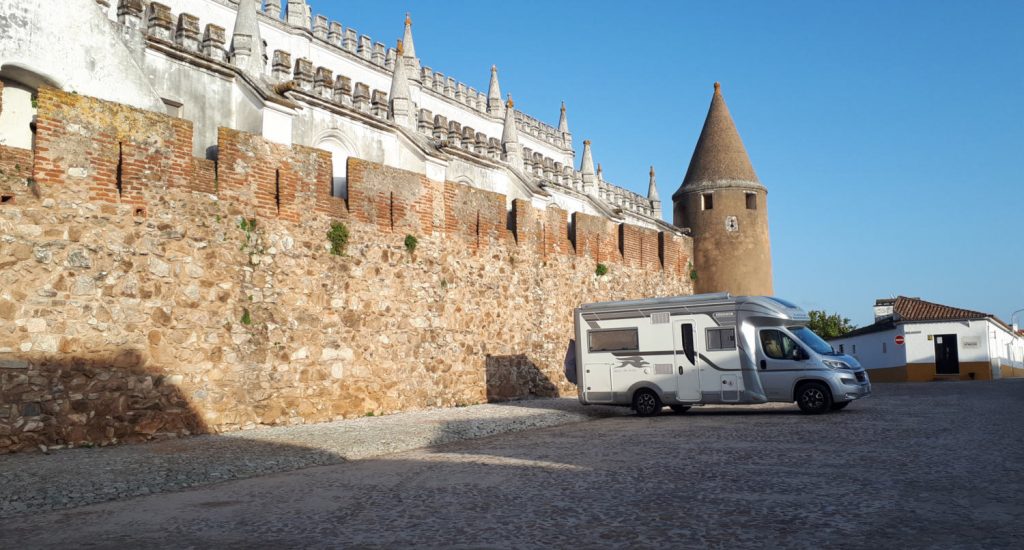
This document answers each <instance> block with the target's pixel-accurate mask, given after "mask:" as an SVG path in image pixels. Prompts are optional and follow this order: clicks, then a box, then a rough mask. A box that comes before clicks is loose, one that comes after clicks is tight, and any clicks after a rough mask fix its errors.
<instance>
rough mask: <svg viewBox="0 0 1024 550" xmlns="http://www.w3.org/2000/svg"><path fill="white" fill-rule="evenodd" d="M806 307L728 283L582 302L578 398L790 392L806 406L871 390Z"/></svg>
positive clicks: (683, 399)
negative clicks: (745, 292)
mask: <svg viewBox="0 0 1024 550" xmlns="http://www.w3.org/2000/svg"><path fill="white" fill-rule="evenodd" d="M808 321H809V317H808V315H807V312H805V311H804V310H802V309H800V308H799V307H797V306H796V305H794V304H792V303H790V302H787V301H785V300H782V299H779V298H775V297H769V296H731V295H729V294H728V293H718V294H701V295H696V296H679V297H671V298H651V299H646V300H633V301H624V302H602V303H596V304H586V305H583V306H581V307H579V308H577V309H576V310H575V328H576V343H575V348H574V350H575V361H569V362H567V368H571V367H572V366H574V367H575V373H567V374H574V375H575V376H570V380H574V381H575V383H576V384H577V387H578V388H579V399H580V402H581V403H583V404H585V405H589V404H604V405H628V406H631V407H632V408H633V409H635V410H636V412H637V414H638V415H640V416H651V415H654V414H657V413H658V412H659V411H661V409H662V407H664V406H665V405H668V406H670V407H671V408H672V409H673V410H674V411H676V412H684V411H686V410H687V409H689V408H690V407H691V406H694V405H704V404H711V403H714V404H751V403H766V402H769V401H775V402H788V403H792V402H794V401H796V402H797V404H798V405H799V406H800V409H801V410H802V411H804V412H806V413H811V414H817V413H823V412H827V411H830V410H839V409H842V408H843V407H845V406H847V405H848V404H849V403H851V402H852V401H854V400H856V399H860V398H862V397H866V396H868V395H870V394H871V383H870V382H869V380H868V376H867V374H866V373H865V371H864V369H863V368H861V366H860V364H859V363H857V361H856V359H854V358H852V357H849V356H846V355H840V354H839V353H837V352H836V351H835V350H834V349H833V348H832V346H830V345H829V344H828V343H826V342H825V341H824V340H822V339H821V338H819V337H818V336H817V335H816V334H814V332H812V331H811V330H810V329H808V328H807V326H806V325H807V322H808Z"/></svg>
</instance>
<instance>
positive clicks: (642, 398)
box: [633, 389, 664, 416]
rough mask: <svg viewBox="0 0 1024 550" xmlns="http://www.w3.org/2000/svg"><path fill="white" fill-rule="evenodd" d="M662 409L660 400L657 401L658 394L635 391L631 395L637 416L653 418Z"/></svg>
mask: <svg viewBox="0 0 1024 550" xmlns="http://www.w3.org/2000/svg"><path fill="white" fill-rule="evenodd" d="M662 407H664V405H662V404H661V399H658V394H656V393H654V392H653V391H651V390H646V389H645V390H637V392H636V393H634V394H633V409H634V410H636V414H637V416H654V415H656V414H658V413H659V412H660V411H661V408H662Z"/></svg>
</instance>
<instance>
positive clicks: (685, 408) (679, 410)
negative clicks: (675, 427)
mask: <svg viewBox="0 0 1024 550" xmlns="http://www.w3.org/2000/svg"><path fill="white" fill-rule="evenodd" d="M668 408H670V409H672V411H673V412H677V413H684V412H686V411H688V410H690V406H689V405H669V406H668Z"/></svg>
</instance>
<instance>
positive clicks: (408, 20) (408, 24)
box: [402, 12, 416, 58]
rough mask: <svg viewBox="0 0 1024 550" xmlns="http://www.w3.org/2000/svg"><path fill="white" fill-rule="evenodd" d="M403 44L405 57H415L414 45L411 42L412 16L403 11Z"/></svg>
mask: <svg viewBox="0 0 1024 550" xmlns="http://www.w3.org/2000/svg"><path fill="white" fill-rule="evenodd" d="M402 43H403V44H405V57H413V58H415V57H416V45H415V44H413V42H412V17H411V16H410V15H409V12H405V36H404V37H403V38H402Z"/></svg>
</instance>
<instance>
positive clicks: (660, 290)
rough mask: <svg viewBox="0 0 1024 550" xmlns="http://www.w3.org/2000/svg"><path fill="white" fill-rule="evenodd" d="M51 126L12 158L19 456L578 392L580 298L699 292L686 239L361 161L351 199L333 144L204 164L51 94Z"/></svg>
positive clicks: (5, 273)
mask: <svg viewBox="0 0 1024 550" xmlns="http://www.w3.org/2000/svg"><path fill="white" fill-rule="evenodd" d="M37 128H38V130H37V134H36V142H35V143H36V148H35V151H34V152H32V151H21V150H13V149H11V148H5V147H3V146H0V159H2V162H0V168H2V169H3V171H4V175H2V176H0V186H2V189H0V194H3V195H4V196H5V197H10V199H9V200H6V201H5V202H4V203H3V204H0V450H10V451H16V450H21V449H32V448H35V447H37V446H39V445H46V446H60V445H74V446H81V445H106V444H111V443H117V442H132V441H142V440H147V439H152V438H162V437H174V436H180V435H185V434H194V433H202V432H222V431H229V430H238V429H247V428H253V427H257V426H260V425H282V424H296V423H307V422H319V421H326V420H331V419H337V418H344V417H352V416H363V415H366V414H370V413H372V414H387V413H392V412H396V411H401V410H408V409H416V408H425V407H448V406H458V405H464V404H470V403H479V402H484V401H487V400H502V399H510V398H515V397H522V396H528V395H555V394H563V395H571V394H574V393H575V387H574V386H572V385H571V384H569V383H568V382H567V381H566V380H565V379H564V376H563V375H562V374H561V368H562V367H561V362H562V357H563V354H564V352H565V347H566V344H567V341H568V339H569V338H570V337H571V334H572V309H573V308H574V307H576V306H578V305H579V304H580V303H583V302H591V301H597V300H615V299H630V298H639V297H644V296H653V295H670V294H689V293H691V292H692V290H691V284H690V280H689V277H688V276H687V264H688V262H689V260H690V257H691V254H692V246H691V242H690V240H689V239H688V238H685V237H679V236H676V235H672V234H666V233H657V232H654V231H650V230H646V229H642V228H637V227H633V226H627V225H621V226H620V225H616V224H613V223H612V222H610V221H607V220H605V219H602V218H597V217H594V216H588V215H583V214H574V215H573V216H572V218H571V219H570V218H568V216H567V213H566V212H564V211H560V210H557V209H555V208H548V209H546V210H539V209H536V208H534V207H532V206H531V205H530V204H529V203H528V202H527V201H521V200H517V201H514V202H513V206H512V209H511V211H509V210H508V209H507V208H506V200H505V197H504V196H502V195H498V194H494V193H489V192H486V191H481V190H477V189H473V188H470V187H466V186H462V185H459V184H455V183H451V182H437V181H431V180H428V179H426V178H425V177H424V176H422V175H419V174H414V173H409V172H404V171H401V170H397V169H393V168H389V167H384V166H380V165H376V164H372V163H368V162H365V161H361V160H357V159H350V161H349V167H348V177H349V183H348V185H349V198H348V200H347V201H345V200H342V199H340V198H336V197H332V196H331V195H330V187H331V158H330V155H329V154H328V153H325V152H323V151H319V150H315V149H309V148H304V147H297V146H296V147H284V146H281V145H275V144H271V143H269V142H267V141H265V140H264V139H262V138H260V137H257V136H253V135H249V134H244V133H240V132H236V131H232V130H225V129H222V130H221V131H220V133H219V144H218V160H217V161H216V162H215V163H214V162H213V161H206V160H201V159H195V158H192V157H191V155H190V151H191V150H192V144H191V135H192V132H191V128H190V127H189V123H188V122H187V121H182V120H179V119H174V118H170V117H167V116H164V115H159V114H155V113H150V112H145V111H138V110H135V109H130V108H127V107H124V106H121V105H116V104H111V103H106V102H102V101H99V100H95V99H91V98H87V97H82V96H77V95H73V94H66V93H63V92H59V91H57V90H54V89H51V88H42V89H41V90H40V92H39V114H38V122H37ZM33 153H34V156H33ZM15 158H17V159H20V160H19V161H15V160H12V159H15ZM21 162H25V163H26V164H27V165H31V166H32V171H31V177H29V176H27V175H23V174H21V173H20V172H19V173H15V174H11V171H10V170H9V169H8V168H9V165H11V164H12V163H18V164H19V168H20V167H21ZM567 220H568V222H567ZM338 223H343V224H344V225H345V227H346V228H347V229H348V231H349V241H348V244H347V246H346V247H345V250H344V253H343V255H334V254H332V253H331V244H330V242H329V241H328V238H327V233H328V231H330V230H331V227H332V224H338ZM407 236H412V237H415V239H416V244H415V247H411V246H406V244H405V243H406V241H407V240H408V239H407ZM599 262H600V263H603V264H606V265H607V266H608V267H609V272H608V274H607V275H604V276H602V277H598V276H597V275H596V274H595V267H596V265H597V264H598V263H599Z"/></svg>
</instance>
